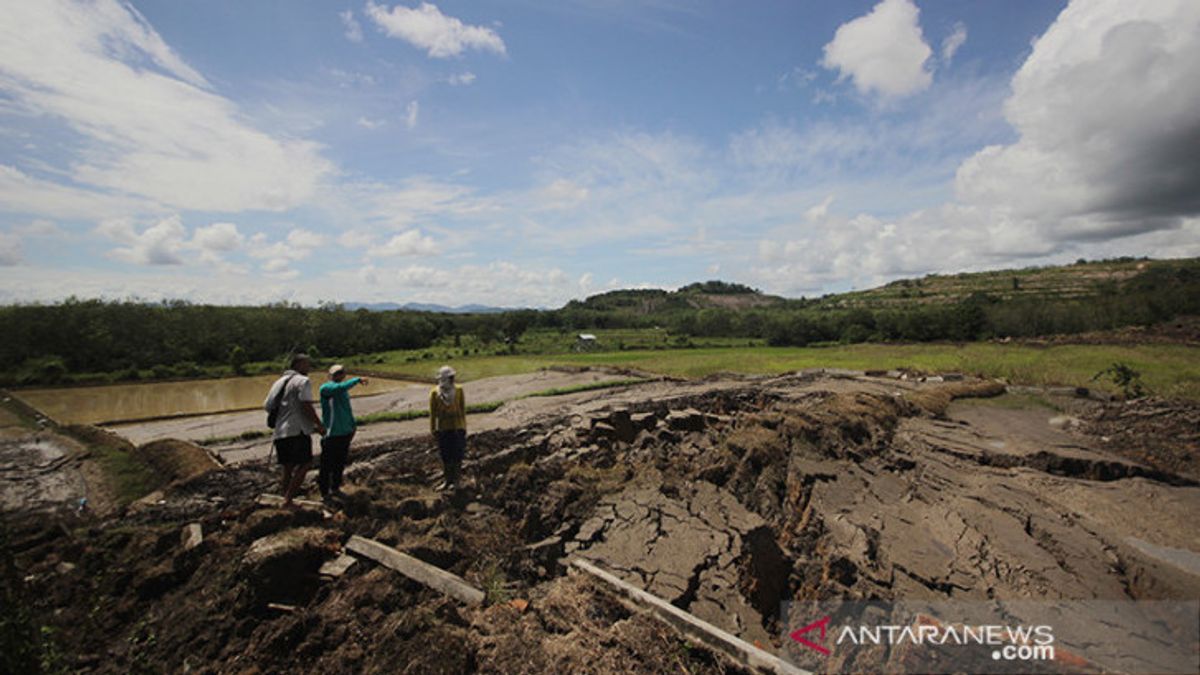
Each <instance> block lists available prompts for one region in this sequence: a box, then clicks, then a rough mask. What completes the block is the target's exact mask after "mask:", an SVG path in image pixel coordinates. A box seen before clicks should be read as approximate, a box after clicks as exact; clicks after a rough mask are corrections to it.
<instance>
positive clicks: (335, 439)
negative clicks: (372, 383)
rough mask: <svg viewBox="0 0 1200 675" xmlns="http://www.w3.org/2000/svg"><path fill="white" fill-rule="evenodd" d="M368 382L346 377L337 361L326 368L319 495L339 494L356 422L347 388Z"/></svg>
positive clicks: (322, 391) (322, 386) (336, 495)
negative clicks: (323, 436) (323, 433)
mask: <svg viewBox="0 0 1200 675" xmlns="http://www.w3.org/2000/svg"><path fill="white" fill-rule="evenodd" d="M357 384H364V385H365V384H367V378H365V377H352V378H350V379H346V369H345V367H343V366H342V365H341V364H337V365H335V366H333V367H332V368H330V369H329V382H326V383H325V384H323V385H321V422H322V423H323V424H324V425H325V429H326V432H325V438H322V439H321V470H320V472H319V473H318V474H317V487H319V488H320V489H321V498H322V499H324V500H329V499H330V498H331V497H342V496H343V495H342V472H343V471H345V469H346V463H347V461H348V460H349V458H350V441H351V440H353V439H354V431H355V429H356V428H357V425H356V424H355V422H354V412H353V411H352V410H351V409H350V389H351V388H352V387H354V386H355V385H357Z"/></svg>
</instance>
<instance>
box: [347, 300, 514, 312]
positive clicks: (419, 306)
mask: <svg viewBox="0 0 1200 675" xmlns="http://www.w3.org/2000/svg"><path fill="white" fill-rule="evenodd" d="M342 307H345V308H346V309H349V310H357V309H365V310H367V311H370V312H390V311H394V310H397V309H403V310H407V311H409V312H437V313H439V314H498V313H500V312H507V311H510V310H511V309H512V308H511V307H489V306H487V305H460V306H458V307H448V306H446V305H436V304H431V303H426V302H406V303H404V304H403V305H401V304H398V303H395V302H347V303H343V304H342Z"/></svg>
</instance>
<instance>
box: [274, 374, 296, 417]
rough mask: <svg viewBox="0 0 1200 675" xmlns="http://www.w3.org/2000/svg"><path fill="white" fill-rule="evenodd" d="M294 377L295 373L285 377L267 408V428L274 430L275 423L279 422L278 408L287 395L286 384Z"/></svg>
mask: <svg viewBox="0 0 1200 675" xmlns="http://www.w3.org/2000/svg"><path fill="white" fill-rule="evenodd" d="M295 376H296V374H295V373H292V374H291V375H288V376H287V379H286V380H284V381H283V384H282V385H281V386H280V387H279V392H278V393H276V394H275V400H274V401H271V405H270V406H269V407H268V408H267V428H269V429H274V428H275V423H276V422H278V421H279V408H280V406H282V405H283V397H284V395H285V394H287V386H288V382H290V381H291V380H292V378H293V377H295Z"/></svg>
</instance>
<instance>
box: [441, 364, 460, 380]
mask: <svg viewBox="0 0 1200 675" xmlns="http://www.w3.org/2000/svg"><path fill="white" fill-rule="evenodd" d="M457 374H458V373H456V372H454V369H453V368H451V367H450V366H442V367H441V368H438V379H439V380H445V379H447V378H451V377H454V376H455V375H457Z"/></svg>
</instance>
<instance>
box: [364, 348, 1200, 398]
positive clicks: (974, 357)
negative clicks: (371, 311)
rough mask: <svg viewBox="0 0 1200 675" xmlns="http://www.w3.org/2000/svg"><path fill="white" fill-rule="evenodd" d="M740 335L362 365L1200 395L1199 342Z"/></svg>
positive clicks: (467, 374) (409, 356)
mask: <svg viewBox="0 0 1200 675" xmlns="http://www.w3.org/2000/svg"><path fill="white" fill-rule="evenodd" d="M740 343H741V344H740V345H738V344H730V345H728V346H711V345H706V346H695V347H692V348H678V347H676V348H669V349H666V348H662V349H624V350H612V349H608V350H602V351H593V352H570V351H560V352H557V353H542V354H528V353H517V354H508V355H497V354H470V353H468V354H467V355H465V356H464V355H462V353H461V352H458V353H456V352H454V351H453V350H433V351H425V352H421V353H419V354H416V355H415V357H414V354H413V353H411V352H386V353H383V354H376V355H371V356H370V357H367V358H366V359H364V360H365V361H366V363H364V364H362V365H363V366H365V367H369V368H370V369H371V370H373V371H375V372H379V373H380V374H388V375H392V376H396V377H418V378H421V377H431V376H432V375H433V373H434V371H435V370H436V369H437V367H438V366H440V365H441V364H442V363H450V364H451V365H453V366H454V368H455V369H456V370H458V372H459V377H460V379H462V380H464V381H467V380H472V379H479V378H484V377H492V376H496V375H511V374H517V373H524V372H531V371H534V370H538V369H541V368H547V367H553V366H577V367H578V366H611V367H622V368H634V369H637V370H641V371H646V372H650V373H657V374H661V375H668V376H674V377H685V378H701V377H706V376H708V375H712V374H715V373H722V372H728V373H743V374H762V375H769V374H778V373H786V372H790V371H796V370H802V369H805V368H848V369H853V370H888V369H902V368H907V369H911V370H916V371H922V372H962V373H966V374H971V375H978V376H981V377H989V378H1003V379H1004V380H1006V381H1008V382H1009V383H1011V384H1026V385H1039V386H1053V385H1062V386H1082V387H1093V388H1098V389H1104V390H1106V391H1111V392H1114V393H1119V391H1120V388H1119V387H1117V386H1116V385H1115V384H1114V383H1113V382H1112V381H1111V379H1109V378H1106V377H1103V376H1101V377H1099V378H1097V374H1098V373H1100V372H1101V371H1104V370H1105V369H1107V368H1109V367H1110V366H1112V365H1113V364H1116V363H1121V364H1125V365H1126V366H1128V367H1130V368H1132V369H1133V370H1134V371H1136V372H1137V373H1138V374H1139V375H1140V379H1141V384H1142V386H1143V387H1144V388H1145V389H1146V390H1147V391H1149V393H1151V394H1153V395H1156V396H1164V397H1169V398H1186V399H1193V400H1200V348H1197V347H1192V346H1187V345H1159V344H1146V345H1069V344H1068V345H1052V346H1035V345H1022V344H998V343H969V344H963V345H956V344H935V343H924V344H857V345H836V346H826V347H766V346H763V345H761V344H753V343H749V345H750V346H747V344H748V341H746V340H741V341H740ZM523 347H524V345H522V348H523ZM427 354H428V355H429V356H426V355H427Z"/></svg>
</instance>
